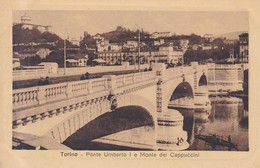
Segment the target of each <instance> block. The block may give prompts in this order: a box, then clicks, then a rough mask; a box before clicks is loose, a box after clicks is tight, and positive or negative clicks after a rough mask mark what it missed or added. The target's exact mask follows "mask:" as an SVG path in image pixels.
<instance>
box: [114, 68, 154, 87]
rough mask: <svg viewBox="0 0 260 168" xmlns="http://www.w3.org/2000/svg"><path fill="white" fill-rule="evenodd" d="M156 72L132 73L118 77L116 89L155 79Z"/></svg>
mask: <svg viewBox="0 0 260 168" xmlns="http://www.w3.org/2000/svg"><path fill="white" fill-rule="evenodd" d="M155 78H156V72H155V71H151V72H142V73H133V74H128V75H120V76H117V78H116V84H117V87H122V86H124V85H131V84H134V83H138V82H144V81H147V80H151V79H155Z"/></svg>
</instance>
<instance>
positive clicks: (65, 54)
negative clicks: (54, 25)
mask: <svg viewBox="0 0 260 168" xmlns="http://www.w3.org/2000/svg"><path fill="white" fill-rule="evenodd" d="M66 40H67V38H66V29H65V37H64V75H66V59H67V58H66V56H67V52H66V50H67V49H66Z"/></svg>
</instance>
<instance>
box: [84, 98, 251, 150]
mask: <svg viewBox="0 0 260 168" xmlns="http://www.w3.org/2000/svg"><path fill="white" fill-rule="evenodd" d="M210 100H211V102H212V104H211V105H212V109H211V110H209V111H202V110H200V111H196V110H194V109H177V110H179V111H180V113H181V114H182V115H183V116H184V126H183V129H184V130H185V131H186V132H187V133H188V142H189V144H190V147H189V148H188V149H187V150H200V151H203V150H213V151H214V150H218V151H219V150H224V151H227V150H232V151H236V150H238V151H248V150H249V146H248V105H247V100H243V99H241V98H235V97H210ZM154 135H155V134H154V127H153V126H142V127H138V128H133V129H129V130H125V131H121V132H117V133H115V134H111V135H108V136H105V137H102V138H99V139H97V140H94V141H92V142H91V143H90V145H89V146H88V149H90V150H153V149H152V146H153V145H154V142H155V140H154V139H156V138H155V137H154ZM198 135H203V136H207V137H212V136H217V137H220V138H221V139H224V140H228V137H230V138H231V142H232V143H233V144H235V145H236V147H237V148H229V147H228V146H218V145H214V144H212V143H209V142H206V141H204V140H201V139H199V138H198ZM130 137H131V140H130V139H129V138H130ZM129 140H130V141H132V143H128V144H127V142H129ZM113 142H115V143H114V144H113ZM118 144H120V145H118ZM142 144H146V145H142ZM126 146H128V147H126ZM133 146H135V147H133Z"/></svg>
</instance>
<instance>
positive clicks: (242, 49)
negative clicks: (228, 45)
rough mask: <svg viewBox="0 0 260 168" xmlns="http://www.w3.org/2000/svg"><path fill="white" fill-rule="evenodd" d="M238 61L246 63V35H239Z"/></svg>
mask: <svg viewBox="0 0 260 168" xmlns="http://www.w3.org/2000/svg"><path fill="white" fill-rule="evenodd" d="M239 59H240V61H241V62H248V33H243V34H240V35H239Z"/></svg>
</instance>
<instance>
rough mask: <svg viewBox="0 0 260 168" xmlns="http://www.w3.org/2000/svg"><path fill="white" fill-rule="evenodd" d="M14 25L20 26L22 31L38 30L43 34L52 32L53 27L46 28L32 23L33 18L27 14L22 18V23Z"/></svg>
mask: <svg viewBox="0 0 260 168" xmlns="http://www.w3.org/2000/svg"><path fill="white" fill-rule="evenodd" d="M14 25H20V26H21V28H22V29H29V30H32V29H37V30H39V31H40V32H41V33H43V32H52V26H49V25H48V26H44V25H37V24H33V23H31V17H30V16H27V15H26V14H25V15H23V16H21V22H20V23H15V24H14Z"/></svg>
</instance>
